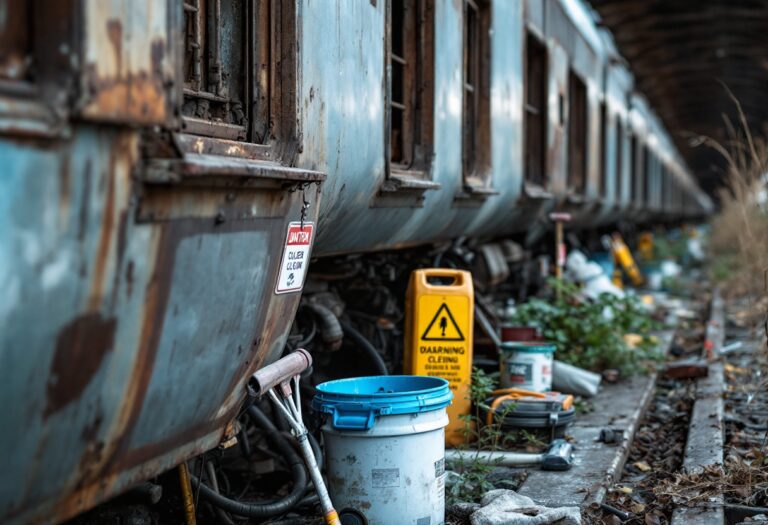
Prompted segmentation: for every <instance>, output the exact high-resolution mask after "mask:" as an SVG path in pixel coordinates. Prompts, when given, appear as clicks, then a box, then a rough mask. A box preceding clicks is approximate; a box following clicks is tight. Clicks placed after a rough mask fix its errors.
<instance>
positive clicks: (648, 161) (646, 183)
mask: <svg viewBox="0 0 768 525" xmlns="http://www.w3.org/2000/svg"><path fill="white" fill-rule="evenodd" d="M652 160H653V159H652V155H651V152H650V151H649V150H648V146H643V159H642V162H643V169H642V170H641V171H640V177H641V179H640V192H641V193H640V198H641V199H642V204H643V206H645V207H647V206H648V205H649V204H650V197H651V173H652Z"/></svg>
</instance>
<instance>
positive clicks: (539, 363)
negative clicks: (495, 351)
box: [500, 341, 555, 392]
mask: <svg viewBox="0 0 768 525" xmlns="http://www.w3.org/2000/svg"><path fill="white" fill-rule="evenodd" d="M554 354H555V345H554V344H552V343H547V342H517V341H515V342H507V343H503V344H502V345H501V360H500V361H501V386H502V387H504V388H522V389H524V390H532V391H534V392H548V391H550V390H552V366H553V362H554Z"/></svg>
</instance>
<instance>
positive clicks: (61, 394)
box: [43, 313, 117, 417]
mask: <svg viewBox="0 0 768 525" xmlns="http://www.w3.org/2000/svg"><path fill="white" fill-rule="evenodd" d="M116 328H117V321H116V320H115V319H114V318H111V319H104V318H103V317H102V316H101V315H100V314H95V313H94V314H86V315H83V316H81V317H78V318H77V319H75V320H74V321H72V322H71V323H69V324H67V325H66V326H65V327H64V328H63V329H62V330H61V332H59V336H58V338H57V339H56V351H55V354H54V356H53V362H52V363H51V371H50V375H49V377H48V385H47V388H46V393H47V406H46V408H45V412H44V414H43V415H44V417H48V416H50V415H51V414H54V413H56V412H58V411H59V410H61V409H62V408H64V407H65V406H67V405H68V404H69V403H71V402H72V401H75V400H77V399H78V398H79V397H80V395H81V394H82V393H83V390H85V387H86V386H88V383H90V382H91V379H92V378H93V376H94V375H95V374H96V372H97V371H98V369H99V367H100V366H101V362H102V361H103V360H104V356H105V355H106V354H107V353H108V352H109V351H111V350H112V347H113V345H114V339H115V329H116Z"/></svg>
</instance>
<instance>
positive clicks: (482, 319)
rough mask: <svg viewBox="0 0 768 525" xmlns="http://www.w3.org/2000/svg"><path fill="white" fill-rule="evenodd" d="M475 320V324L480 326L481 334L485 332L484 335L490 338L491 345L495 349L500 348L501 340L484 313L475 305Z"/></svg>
mask: <svg viewBox="0 0 768 525" xmlns="http://www.w3.org/2000/svg"><path fill="white" fill-rule="evenodd" d="M475 319H477V324H479V325H480V328H482V329H483V332H485V333H486V335H488V337H490V338H491V341H493V345H494V346H495V347H496V348H497V349H499V348H501V338H500V337H499V334H497V333H496V329H495V328H494V327H493V324H492V323H491V321H490V319H488V317H486V315H485V312H483V310H482V309H481V308H480V306H479V305H478V304H477V303H475Z"/></svg>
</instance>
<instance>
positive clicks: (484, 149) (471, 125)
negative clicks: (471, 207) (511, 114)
mask: <svg viewBox="0 0 768 525" xmlns="http://www.w3.org/2000/svg"><path fill="white" fill-rule="evenodd" d="M490 43H491V42H490V6H489V5H488V2H487V1H481V0H464V58H463V61H464V107H463V118H464V123H463V124H464V125H463V137H462V159H463V163H464V182H465V184H466V183H471V185H476V184H482V183H483V180H482V179H483V176H484V175H486V174H487V172H488V167H489V166H490V142H491V141H490V120H491V119H490V96H491V93H490Z"/></svg>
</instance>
